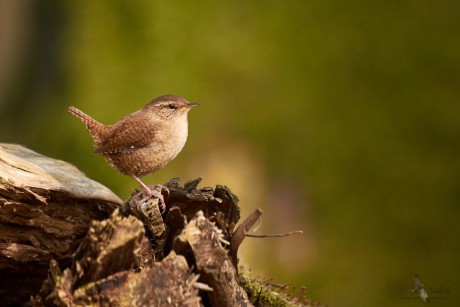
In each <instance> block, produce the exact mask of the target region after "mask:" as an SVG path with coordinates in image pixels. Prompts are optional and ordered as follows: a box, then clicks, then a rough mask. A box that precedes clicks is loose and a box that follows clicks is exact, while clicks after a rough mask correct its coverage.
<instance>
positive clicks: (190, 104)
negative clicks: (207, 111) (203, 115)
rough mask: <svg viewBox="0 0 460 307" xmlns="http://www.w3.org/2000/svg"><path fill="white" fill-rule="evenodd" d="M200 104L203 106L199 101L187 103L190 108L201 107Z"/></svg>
mask: <svg viewBox="0 0 460 307" xmlns="http://www.w3.org/2000/svg"><path fill="white" fill-rule="evenodd" d="M199 106H201V104H199V103H194V102H190V103H188V104H187V107H188V108H189V109H191V108H194V107H199Z"/></svg>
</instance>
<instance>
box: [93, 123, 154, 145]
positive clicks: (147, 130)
mask: <svg viewBox="0 0 460 307" xmlns="http://www.w3.org/2000/svg"><path fill="white" fill-rule="evenodd" d="M111 129H112V131H110V134H109V135H108V137H107V138H106V139H105V140H103V141H102V142H101V144H100V145H99V146H98V148H97V150H96V151H95V152H96V153H98V154H110V153H112V154H113V153H130V152H134V151H136V150H139V149H142V148H145V147H147V146H149V145H150V144H151V143H152V139H154V138H155V134H156V129H154V126H152V127H146V122H145V121H143V120H142V118H139V116H136V117H134V116H130V115H128V116H127V117H125V118H124V119H123V120H122V121H120V122H118V123H116V124H115V125H113V126H112V127H111Z"/></svg>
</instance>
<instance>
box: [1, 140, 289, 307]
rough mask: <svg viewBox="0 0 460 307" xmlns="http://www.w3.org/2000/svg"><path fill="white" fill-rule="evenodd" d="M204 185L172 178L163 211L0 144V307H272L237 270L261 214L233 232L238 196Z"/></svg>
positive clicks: (148, 200) (137, 194) (59, 165)
mask: <svg viewBox="0 0 460 307" xmlns="http://www.w3.org/2000/svg"><path fill="white" fill-rule="evenodd" d="M200 181H201V179H200V178H198V179H196V180H193V181H190V182H187V183H186V184H185V185H184V186H180V185H179V181H178V179H173V180H171V181H170V182H168V183H167V184H166V186H167V188H168V189H169V192H163V196H164V199H165V202H166V205H167V209H166V210H165V212H161V211H160V209H159V206H158V202H159V200H158V199H157V198H149V197H147V195H145V194H144V192H143V191H139V192H135V193H133V195H132V196H131V198H130V199H129V200H128V201H126V202H124V203H123V202H122V201H121V200H120V199H119V198H118V197H117V196H115V195H114V194H113V193H111V192H110V191H109V190H108V189H107V188H105V187H103V186H101V185H100V184H98V183H96V182H94V181H92V180H90V179H88V178H86V177H85V176H84V175H83V174H82V173H81V172H79V171H78V170H77V169H76V168H74V167H73V166H71V165H70V164H68V163H66V162H63V161H58V160H54V159H50V158H47V157H44V156H41V155H39V154H37V153H35V152H33V151H31V150H28V149H26V148H24V147H21V146H18V145H11V144H0V222H1V224H0V294H1V296H0V301H1V302H2V304H1V305H2V306H17V305H32V306H253V305H254V304H255V305H258V306H262V305H266V304H267V302H268V301H267V300H266V301H263V300H261V299H260V297H261V292H262V290H261V288H260V287H259V288H257V290H256V291H258V292H257V293H253V292H252V290H250V289H255V288H254V287H252V286H253V285H252V286H251V285H250V283H251V282H250V281H249V280H248V279H245V280H243V279H242V277H241V276H240V275H239V273H238V264H237V261H238V260H237V259H238V258H237V251H238V246H239V245H240V244H241V242H242V241H243V239H244V237H245V234H246V232H247V230H248V229H250V228H251V227H252V225H254V223H255V222H256V221H257V218H258V217H259V216H260V215H261V214H262V213H261V211H260V210H258V211H256V212H255V213H254V214H253V215H251V216H250V217H249V218H248V219H246V221H244V222H243V223H241V225H240V227H238V229H236V230H235V226H236V224H237V223H238V221H239V219H240V210H239V207H238V198H237V197H236V196H235V195H234V194H232V192H231V191H230V189H229V188H227V187H225V186H221V185H217V186H216V187H215V188H210V187H203V188H198V184H199V182H200ZM152 188H153V187H152ZM280 302H281V301H279V302H278V303H280ZM292 304H293V303H292V302H291V305H292ZM281 305H283V304H281Z"/></svg>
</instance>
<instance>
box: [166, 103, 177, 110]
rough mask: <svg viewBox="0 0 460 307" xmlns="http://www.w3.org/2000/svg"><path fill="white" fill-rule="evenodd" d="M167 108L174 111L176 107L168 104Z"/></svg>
mask: <svg viewBox="0 0 460 307" xmlns="http://www.w3.org/2000/svg"><path fill="white" fill-rule="evenodd" d="M168 108H170V109H171V110H174V109H176V106H175V105H174V104H172V103H170V104H168Z"/></svg>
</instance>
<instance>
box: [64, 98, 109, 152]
mask: <svg viewBox="0 0 460 307" xmlns="http://www.w3.org/2000/svg"><path fill="white" fill-rule="evenodd" d="M69 112H70V113H71V114H72V115H74V116H75V117H77V118H78V119H80V120H81V121H82V122H83V123H84V124H85V125H86V128H88V130H89V133H90V134H91V137H92V138H93V140H94V144H95V145H96V147H98V146H99V144H100V143H101V138H102V137H103V135H104V133H105V131H106V127H105V125H103V124H101V123H100V122H98V121H97V120H95V119H93V118H92V117H91V116H89V115H88V114H85V113H83V112H82V111H80V110H79V109H77V108H75V107H69Z"/></svg>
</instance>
